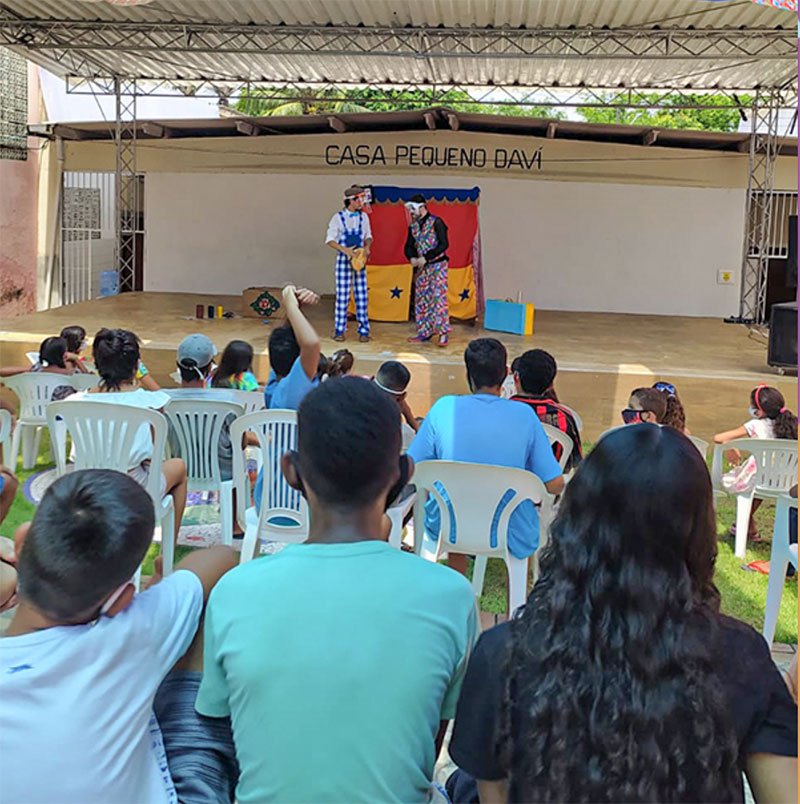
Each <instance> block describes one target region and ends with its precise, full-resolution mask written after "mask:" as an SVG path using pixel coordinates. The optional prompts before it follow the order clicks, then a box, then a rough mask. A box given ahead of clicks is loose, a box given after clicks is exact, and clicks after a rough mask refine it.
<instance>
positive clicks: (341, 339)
mask: <svg viewBox="0 0 800 804" xmlns="http://www.w3.org/2000/svg"><path fill="white" fill-rule="evenodd" d="M333 339H334V340H335V341H336V342H337V343H341V342H342V341H343V340H344V332H342V333H341V334H340V335H337V334H336V333H335V332H334V333H333Z"/></svg>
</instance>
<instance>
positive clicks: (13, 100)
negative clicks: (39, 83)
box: [0, 47, 28, 160]
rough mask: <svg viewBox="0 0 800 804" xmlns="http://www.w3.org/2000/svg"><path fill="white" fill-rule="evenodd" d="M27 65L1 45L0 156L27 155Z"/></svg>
mask: <svg viewBox="0 0 800 804" xmlns="http://www.w3.org/2000/svg"><path fill="white" fill-rule="evenodd" d="M27 128H28V64H27V62H26V61H25V59H24V58H22V57H21V56H18V55H17V54H16V53H13V52H12V51H10V50H8V49H7V48H4V47H0V159H20V160H22V159H27V158H28V135H27Z"/></svg>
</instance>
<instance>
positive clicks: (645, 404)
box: [622, 388, 667, 424]
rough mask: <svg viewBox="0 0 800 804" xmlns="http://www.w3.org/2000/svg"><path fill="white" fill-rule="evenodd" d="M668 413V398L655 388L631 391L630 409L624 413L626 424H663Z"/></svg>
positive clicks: (626, 409)
mask: <svg viewBox="0 0 800 804" xmlns="http://www.w3.org/2000/svg"><path fill="white" fill-rule="evenodd" d="M666 413H667V400H666V396H665V395H664V394H662V393H661V391H657V390H656V389H655V388H636V389H634V390H633V391H631V395H630V399H629V400H628V407H627V408H625V410H623V411H622V421H623V422H624V423H625V424H639V423H640V422H644V423H645V424H661V423H662V422H663V421H664V416H666Z"/></svg>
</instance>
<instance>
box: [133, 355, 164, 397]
mask: <svg viewBox="0 0 800 804" xmlns="http://www.w3.org/2000/svg"><path fill="white" fill-rule="evenodd" d="M136 382H138V383H139V385H140V386H141V387H142V388H144V390H145V391H160V390H161V386H160V385H159V384H158V383H157V382H156V381H155V380H154V379H153V375H152V374H151V373H150V372H149V371H148V370H147V366H145V364H144V361H142V360H140V361H139V365H138V366H137V367H136Z"/></svg>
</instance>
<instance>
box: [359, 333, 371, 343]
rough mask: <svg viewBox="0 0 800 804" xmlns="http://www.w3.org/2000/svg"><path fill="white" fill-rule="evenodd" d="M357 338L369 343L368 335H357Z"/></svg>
mask: <svg viewBox="0 0 800 804" xmlns="http://www.w3.org/2000/svg"><path fill="white" fill-rule="evenodd" d="M358 340H359V341H361V343H369V340H370V338H369V335H359V336H358Z"/></svg>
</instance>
